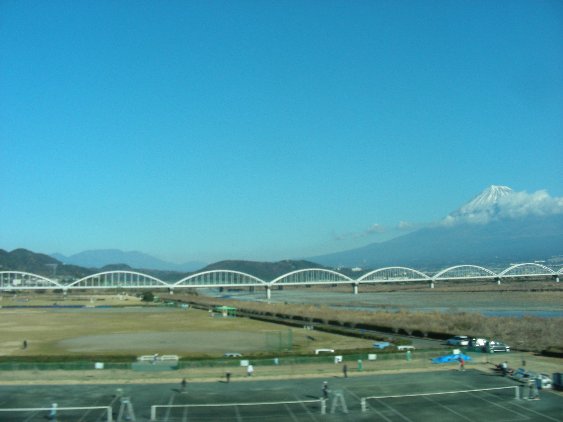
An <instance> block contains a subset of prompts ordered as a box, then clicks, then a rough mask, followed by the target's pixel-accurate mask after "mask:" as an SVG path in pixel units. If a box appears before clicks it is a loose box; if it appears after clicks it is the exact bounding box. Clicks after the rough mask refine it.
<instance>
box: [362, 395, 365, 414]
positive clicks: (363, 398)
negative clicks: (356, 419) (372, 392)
mask: <svg viewBox="0 0 563 422" xmlns="http://www.w3.org/2000/svg"><path fill="white" fill-rule="evenodd" d="M365 411H366V399H365V397H362V412H365Z"/></svg>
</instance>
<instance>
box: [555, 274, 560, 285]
mask: <svg viewBox="0 0 563 422" xmlns="http://www.w3.org/2000/svg"><path fill="white" fill-rule="evenodd" d="M555 282H556V283H559V276H558V275H556V276H555Z"/></svg>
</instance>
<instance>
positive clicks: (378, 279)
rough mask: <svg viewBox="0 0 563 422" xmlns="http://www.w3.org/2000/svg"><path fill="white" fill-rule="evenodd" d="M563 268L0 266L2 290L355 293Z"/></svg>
mask: <svg viewBox="0 0 563 422" xmlns="http://www.w3.org/2000/svg"><path fill="white" fill-rule="evenodd" d="M562 274H563V267H562V268H560V269H559V270H554V269H552V268H549V267H547V266H545V265H542V264H538V263H523V264H515V265H512V266H510V267H508V268H506V269H504V270H503V271H500V272H494V271H492V270H490V269H487V268H484V267H481V266H478V265H456V266H453V267H449V268H446V269H444V270H441V271H439V272H437V273H435V274H433V275H429V274H425V273H424V272H422V271H418V270H415V269H412V268H407V267H385V268H379V269H376V270H373V271H370V272H368V273H366V274H364V275H362V276H361V277H360V278H358V279H353V278H350V277H348V276H347V275H344V274H341V273H339V272H338V271H334V270H329V269H324V268H307V269H303V270H297V271H292V272H290V273H287V274H284V275H282V276H280V277H278V278H276V279H274V280H272V281H264V280H262V279H260V278H258V277H255V276H253V275H250V274H246V273H243V272H239V271H233V270H212V271H203V272H200V273H196V274H192V275H190V276H188V277H185V278H183V279H181V280H178V281H176V282H172V283H169V282H165V281H162V280H159V279H158V278H156V277H153V276H150V275H147V274H143V273H139V272H135V271H106V272H101V273H97V274H92V275H89V276H86V277H84V278H81V279H79V280H76V281H73V282H71V283H62V282H60V281H57V280H53V279H50V278H47V277H44V276H41V275H37V274H32V273H28V272H23V271H0V292H18V291H33V290H62V291H63V292H67V291H69V290H127V289H136V290H139V289H167V290H169V291H170V292H173V291H175V290H176V291H177V290H181V289H197V288H210V287H223V288H232V287H249V288H254V287H259V288H264V289H265V290H266V295H267V298H268V299H269V298H270V297H271V291H272V289H274V288H276V287H277V288H279V289H281V288H283V287H284V286H312V285H329V286H334V285H339V284H348V285H351V286H352V288H353V292H354V293H355V294H357V293H358V290H359V286H360V285H361V284H364V285H367V284H381V283H428V284H429V286H430V287H431V288H433V287H434V285H435V284H436V283H439V282H445V281H477V280H478V281H483V280H490V281H492V282H495V283H497V284H501V282H502V281H503V280H525V279H538V278H543V279H546V278H547V279H552V280H554V281H555V282H559V278H560V276H561V275H562Z"/></svg>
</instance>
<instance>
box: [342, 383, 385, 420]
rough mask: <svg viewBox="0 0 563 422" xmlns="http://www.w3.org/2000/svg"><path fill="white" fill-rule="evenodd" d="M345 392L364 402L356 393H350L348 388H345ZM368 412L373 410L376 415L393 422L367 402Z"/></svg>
mask: <svg viewBox="0 0 563 422" xmlns="http://www.w3.org/2000/svg"><path fill="white" fill-rule="evenodd" d="M344 390H345V391H346V393H347V394H350V395H351V396H354V397H355V398H356V399H358V401H360V402H361V401H362V398H361V397H360V396H358V395H357V394H356V393H354V392H353V391H350V390H348V389H347V388H344ZM366 410H373V411H374V412H375V413H377V414H378V415H379V416H380V417H382V418H383V419H385V420H386V421H387V422H392V421H391V419H389V418H388V417H387V416H385V415H384V414H383V413H381V412H380V411H379V410H378V409H376V408H375V407H372V406H370V405H369V404H368V403H367V402H366Z"/></svg>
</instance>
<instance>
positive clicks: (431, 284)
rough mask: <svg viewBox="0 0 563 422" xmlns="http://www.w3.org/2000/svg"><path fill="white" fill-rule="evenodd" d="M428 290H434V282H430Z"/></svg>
mask: <svg viewBox="0 0 563 422" xmlns="http://www.w3.org/2000/svg"><path fill="white" fill-rule="evenodd" d="M430 288H431V289H433V288H434V280H431V281H430Z"/></svg>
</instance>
